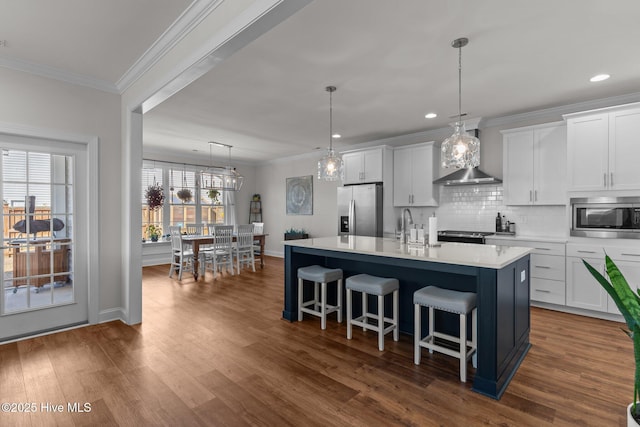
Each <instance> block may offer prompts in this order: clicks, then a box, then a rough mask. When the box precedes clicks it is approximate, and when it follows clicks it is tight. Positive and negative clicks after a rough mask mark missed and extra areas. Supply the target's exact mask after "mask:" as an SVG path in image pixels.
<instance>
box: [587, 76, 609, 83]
mask: <svg viewBox="0 0 640 427" xmlns="http://www.w3.org/2000/svg"><path fill="white" fill-rule="evenodd" d="M609 77H611V76H610V75H609V74H598V75H597V76H593V77H591V78H590V79H589V81H590V82H601V81H603V80H607V79H608V78H609Z"/></svg>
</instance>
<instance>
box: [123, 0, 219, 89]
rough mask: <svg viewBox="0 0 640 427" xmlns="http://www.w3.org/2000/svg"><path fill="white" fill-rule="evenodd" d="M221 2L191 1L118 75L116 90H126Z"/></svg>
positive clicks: (213, 0) (212, 0)
mask: <svg viewBox="0 0 640 427" xmlns="http://www.w3.org/2000/svg"><path fill="white" fill-rule="evenodd" d="M223 2H224V0H195V1H194V2H193V3H191V5H190V6H189V7H188V8H187V9H186V10H185V11H184V12H183V13H182V14H181V15H180V16H179V17H178V19H176V20H175V21H174V22H173V24H171V26H170V27H169V28H167V30H166V31H165V32H164V33H162V35H161V36H160V37H158V39H157V40H156V41H155V42H154V43H153V44H152V45H151V47H149V49H147V51H146V52H145V53H143V54H142V56H140V58H138V60H137V61H136V62H135V63H134V64H133V65H132V66H131V67H130V68H129V69H128V70H127V71H126V72H125V73H124V74H123V75H122V77H120V79H119V80H118V81H117V82H116V84H115V86H116V87H117V88H118V91H119V92H120V93H123V92H124V91H126V90H127V89H128V88H129V87H130V86H131V85H132V84H133V83H135V82H136V81H137V80H138V79H139V78H140V77H141V76H143V75H144V74H145V73H146V72H148V71H149V70H150V69H151V67H153V66H154V65H155V64H156V63H157V62H158V61H159V60H160V59H162V57H164V55H166V53H167V52H168V51H170V50H171V49H172V48H173V47H174V46H175V45H176V44H178V43H179V42H180V40H182V39H183V38H184V37H185V36H186V35H187V34H189V33H190V32H191V31H192V30H193V29H194V28H195V27H196V26H197V25H198V24H199V23H200V22H202V20H203V19H204V18H206V17H207V16H208V15H209V14H210V13H211V12H213V11H214V10H215V9H216V8H217V7H218V6H220V5H221V4H222V3H223Z"/></svg>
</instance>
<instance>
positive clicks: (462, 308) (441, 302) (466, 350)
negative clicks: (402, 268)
mask: <svg viewBox="0 0 640 427" xmlns="http://www.w3.org/2000/svg"><path fill="white" fill-rule="evenodd" d="M413 304H414V309H415V313H414V314H415V325H414V363H415V364H416V365H419V364H420V356H421V354H420V353H421V347H424V348H427V349H429V353H433V352H434V351H437V352H439V353H444V354H447V355H449V356H453V357H456V358H458V359H460V381H462V382H466V381H467V363H468V360H469V358H471V357H472V356H473V355H474V354H475V353H476V346H477V336H478V332H477V331H478V327H477V309H476V294H475V293H473V292H459V291H453V290H450V289H442V288H439V287H437V286H427V287H425V288H422V289H419V290H417V291H416V292H414V294H413ZM423 306H424V307H429V334H428V335H427V336H426V337H425V338H422V333H421V330H420V329H421V328H420V327H421V324H422V319H421V307H423ZM434 310H441V311H448V312H451V313H456V314H458V315H459V316H460V336H459V337H454V336H452V335H448V334H444V333H442V332H436V331H435V316H434ZM469 312H471V331H472V332H471V341H468V340H467V314H468V313H469ZM436 338H440V339H443V340H446V341H449V342H453V343H456V344H458V348H459V350H458V351H455V350H452V349H451V348H450V347H447V346H442V345H440V344H436V340H435V339H436Z"/></svg>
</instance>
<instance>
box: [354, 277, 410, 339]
mask: <svg viewBox="0 0 640 427" xmlns="http://www.w3.org/2000/svg"><path fill="white" fill-rule="evenodd" d="M346 288H347V339H351V336H352V325H356V326H362V330H363V331H366V330H367V329H370V330H372V331H377V332H378V349H379V350H380V351H383V350H384V336H385V335H386V334H387V333H389V332H391V331H393V340H394V341H398V336H399V331H398V290H399V289H400V284H399V282H398V279H388V278H385V277H376V276H370V275H368V274H358V275H355V276H351V277H347V284H346ZM352 291H356V292H361V293H362V315H361V316H360V317H356V318H355V319H354V318H353V313H352V310H353V307H352V304H351V303H352V297H351V292H352ZM392 292H393V318H391V319H390V318H388V317H384V297H385V296H386V295H389V294H390V293H392ZM367 295H377V296H378V314H373V313H369V311H368V309H367ZM369 320H377V321H378V322H377V325H375V324H372V323H369ZM385 322H387V323H389V324H390V325H389V326H387V327H386V328H385V327H384V325H385Z"/></svg>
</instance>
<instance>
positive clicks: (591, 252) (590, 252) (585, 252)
mask: <svg viewBox="0 0 640 427" xmlns="http://www.w3.org/2000/svg"><path fill="white" fill-rule="evenodd" d="M578 253H581V254H595V253H596V251H578Z"/></svg>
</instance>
